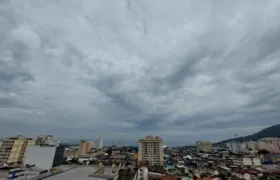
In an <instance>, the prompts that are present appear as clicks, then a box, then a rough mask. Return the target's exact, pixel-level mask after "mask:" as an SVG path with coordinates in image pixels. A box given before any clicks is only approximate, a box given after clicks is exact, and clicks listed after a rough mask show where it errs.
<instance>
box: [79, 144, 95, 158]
mask: <svg viewBox="0 0 280 180" xmlns="http://www.w3.org/2000/svg"><path fill="white" fill-rule="evenodd" d="M92 144H93V142H92V141H81V142H80V146H79V155H80V156H83V155H85V154H88V153H89V152H90V151H91V148H92Z"/></svg>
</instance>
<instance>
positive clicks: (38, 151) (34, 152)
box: [24, 146, 56, 170]
mask: <svg viewBox="0 0 280 180" xmlns="http://www.w3.org/2000/svg"><path fill="white" fill-rule="evenodd" d="M55 151H56V147H41V146H34V147H29V148H28V149H27V157H26V160H25V162H24V164H25V165H26V164H35V165H36V166H37V167H39V168H41V169H45V170H49V169H50V168H52V165H53V161H54V156H55Z"/></svg>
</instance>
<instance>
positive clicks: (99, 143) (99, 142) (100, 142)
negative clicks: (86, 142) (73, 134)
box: [98, 137, 103, 149]
mask: <svg viewBox="0 0 280 180" xmlns="http://www.w3.org/2000/svg"><path fill="white" fill-rule="evenodd" d="M102 148H103V138H102V137H99V138H98V149H102Z"/></svg>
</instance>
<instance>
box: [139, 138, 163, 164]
mask: <svg viewBox="0 0 280 180" xmlns="http://www.w3.org/2000/svg"><path fill="white" fill-rule="evenodd" d="M142 160H146V161H149V163H150V164H151V165H155V164H157V165H161V166H163V141H162V139H161V138H159V137H158V136H156V137H152V136H147V137H145V138H144V139H139V141H138V162H140V161H142Z"/></svg>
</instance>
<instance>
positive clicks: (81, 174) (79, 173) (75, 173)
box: [45, 166, 111, 180]
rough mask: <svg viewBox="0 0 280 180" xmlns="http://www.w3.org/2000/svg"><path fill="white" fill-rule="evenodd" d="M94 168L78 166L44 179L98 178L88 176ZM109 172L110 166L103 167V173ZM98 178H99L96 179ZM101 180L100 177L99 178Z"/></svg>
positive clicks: (94, 179)
mask: <svg viewBox="0 0 280 180" xmlns="http://www.w3.org/2000/svg"><path fill="white" fill-rule="evenodd" d="M95 170H96V167H92V166H79V167H77V168H75V169H71V170H69V171H66V172H63V173H60V174H57V175H55V176H52V177H49V178H46V179H45V180H62V179H63V180H65V179H67V180H77V179H80V180H97V179H98V178H93V177H88V175H89V174H90V173H92V172H94V171H95ZM110 173H111V167H105V174H110ZM98 180H99V179H98ZM100 180H101V179H100Z"/></svg>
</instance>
